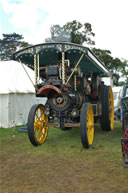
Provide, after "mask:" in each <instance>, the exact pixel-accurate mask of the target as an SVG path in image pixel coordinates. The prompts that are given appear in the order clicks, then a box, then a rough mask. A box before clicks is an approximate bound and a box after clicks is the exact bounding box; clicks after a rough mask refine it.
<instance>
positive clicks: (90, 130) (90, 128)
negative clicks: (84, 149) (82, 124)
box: [87, 105, 94, 145]
mask: <svg viewBox="0 0 128 193" xmlns="http://www.w3.org/2000/svg"><path fill="white" fill-rule="evenodd" d="M87 135H88V143H89V145H92V143H93V139H94V116H93V109H92V106H91V105H90V106H89V108H88V112H87Z"/></svg>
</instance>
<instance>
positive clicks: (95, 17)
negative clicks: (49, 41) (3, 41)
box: [0, 0, 128, 59]
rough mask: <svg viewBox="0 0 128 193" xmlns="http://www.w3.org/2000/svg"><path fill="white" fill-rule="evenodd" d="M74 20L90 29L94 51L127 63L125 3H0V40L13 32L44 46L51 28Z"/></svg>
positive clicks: (127, 8)
mask: <svg viewBox="0 0 128 193" xmlns="http://www.w3.org/2000/svg"><path fill="white" fill-rule="evenodd" d="M73 20H77V21H79V22H81V23H86V22H89V23H90V24H91V25H92V30H93V32H94V33H95V37H94V41H95V43H96V45H95V47H96V48H101V49H108V50H110V51H111V52H112V56H113V57H118V58H124V59H128V0H78V1H75V0H0V38H2V34H3V33H7V34H8V33H13V32H15V33H18V34H21V35H23V37H24V39H25V41H27V42H29V43H33V44H38V43H43V42H44V39H45V38H46V37H49V36H50V26H51V25H54V24H60V25H64V24H65V23H66V22H70V21H73Z"/></svg>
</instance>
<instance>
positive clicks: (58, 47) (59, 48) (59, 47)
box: [56, 44, 62, 52]
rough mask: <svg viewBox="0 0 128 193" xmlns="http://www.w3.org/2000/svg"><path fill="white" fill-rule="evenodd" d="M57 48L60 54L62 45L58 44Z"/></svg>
mask: <svg viewBox="0 0 128 193" xmlns="http://www.w3.org/2000/svg"><path fill="white" fill-rule="evenodd" d="M56 48H57V49H58V50H59V51H60V52H62V45H61V44H57V45H56Z"/></svg>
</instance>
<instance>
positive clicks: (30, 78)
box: [19, 59, 35, 87]
mask: <svg viewBox="0 0 128 193" xmlns="http://www.w3.org/2000/svg"><path fill="white" fill-rule="evenodd" d="M19 62H20V63H21V66H22V67H23V69H24V71H25V72H26V74H27V76H28V78H29V80H30V81H31V83H32V85H33V86H34V87H35V85H34V82H33V81H32V79H31V78H30V76H29V74H28V72H27V70H26V69H25V67H24V65H23V63H22V62H21V60H20V59H19Z"/></svg>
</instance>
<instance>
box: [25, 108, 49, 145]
mask: <svg viewBox="0 0 128 193" xmlns="http://www.w3.org/2000/svg"><path fill="white" fill-rule="evenodd" d="M44 110H45V108H44V106H43V105H42V104H38V105H33V106H32V108H31V110H30V112H29V116H28V136H29V139H30V142H31V143H32V144H33V145H34V146H38V145H41V144H43V143H44V142H45V140H46V138H47V135H48V127H47V126H46V125H45V123H46V122H48V117H47V116H46V115H45V114H44Z"/></svg>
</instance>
